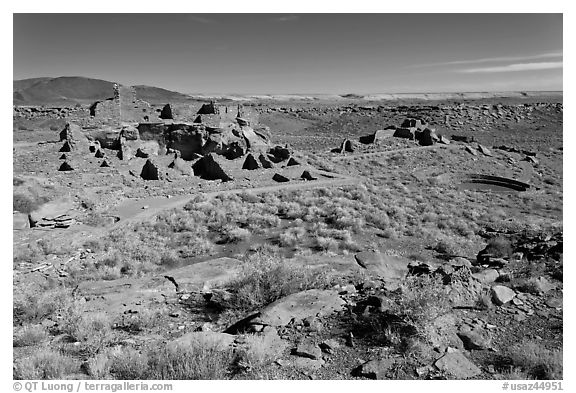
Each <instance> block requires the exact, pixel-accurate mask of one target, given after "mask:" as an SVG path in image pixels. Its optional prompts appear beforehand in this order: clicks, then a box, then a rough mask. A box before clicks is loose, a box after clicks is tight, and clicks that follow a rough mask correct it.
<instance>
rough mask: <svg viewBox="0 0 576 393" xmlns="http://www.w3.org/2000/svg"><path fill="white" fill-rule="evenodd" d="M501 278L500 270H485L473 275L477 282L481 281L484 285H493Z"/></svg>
mask: <svg viewBox="0 0 576 393" xmlns="http://www.w3.org/2000/svg"><path fill="white" fill-rule="evenodd" d="M499 276H500V274H499V273H498V270H496V269H485V270H482V271H481V272H478V273H474V274H472V277H474V278H475V279H476V280H478V281H480V282H481V283H483V284H491V283H493V282H494V281H496V279H497V278H498V277H499Z"/></svg>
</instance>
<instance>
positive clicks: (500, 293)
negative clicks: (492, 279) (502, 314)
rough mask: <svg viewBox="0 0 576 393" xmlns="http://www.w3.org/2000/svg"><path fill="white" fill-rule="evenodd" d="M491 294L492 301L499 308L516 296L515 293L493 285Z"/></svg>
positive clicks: (502, 286) (506, 288) (504, 287)
mask: <svg viewBox="0 0 576 393" xmlns="http://www.w3.org/2000/svg"><path fill="white" fill-rule="evenodd" d="M491 292H492V300H493V301H494V303H495V304H497V305H499V306H501V305H503V304H506V303H508V302H509V301H511V300H512V299H514V297H515V296H516V292H514V291H513V290H512V289H510V288H508V287H506V286H504V285H494V286H493V287H492V290H491Z"/></svg>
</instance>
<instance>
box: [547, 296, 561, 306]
mask: <svg viewBox="0 0 576 393" xmlns="http://www.w3.org/2000/svg"><path fill="white" fill-rule="evenodd" d="M546 305H547V306H548V307H550V308H562V298H559V297H551V298H548V299H547V300H546Z"/></svg>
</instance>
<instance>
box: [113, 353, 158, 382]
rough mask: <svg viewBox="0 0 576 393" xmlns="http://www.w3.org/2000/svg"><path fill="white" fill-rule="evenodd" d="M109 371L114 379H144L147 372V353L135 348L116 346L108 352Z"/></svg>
mask: <svg viewBox="0 0 576 393" xmlns="http://www.w3.org/2000/svg"><path fill="white" fill-rule="evenodd" d="M109 359H110V360H109V362H110V366H109V369H110V373H111V374H113V375H114V376H115V377H116V379H127V380H134V379H146V378H147V376H148V375H147V374H148V360H149V359H148V355H147V354H146V353H144V354H141V353H140V352H138V351H137V350H135V349H133V348H130V347H127V348H117V349H114V350H112V351H111V352H110V354H109Z"/></svg>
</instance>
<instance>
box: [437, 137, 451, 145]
mask: <svg viewBox="0 0 576 393" xmlns="http://www.w3.org/2000/svg"><path fill="white" fill-rule="evenodd" d="M438 143H441V144H443V145H449V144H450V139H448V138H447V137H445V136H444V135H439V136H438Z"/></svg>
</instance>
